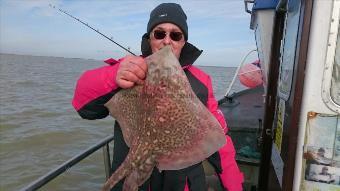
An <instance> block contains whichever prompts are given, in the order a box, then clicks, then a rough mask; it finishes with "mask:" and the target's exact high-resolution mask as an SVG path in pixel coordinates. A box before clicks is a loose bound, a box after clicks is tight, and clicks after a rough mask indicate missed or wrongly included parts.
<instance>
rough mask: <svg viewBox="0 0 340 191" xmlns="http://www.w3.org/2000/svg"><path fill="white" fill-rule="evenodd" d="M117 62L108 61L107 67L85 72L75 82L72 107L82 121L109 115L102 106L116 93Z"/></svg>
mask: <svg viewBox="0 0 340 191" xmlns="http://www.w3.org/2000/svg"><path fill="white" fill-rule="evenodd" d="M120 61H121V60H119V61H115V60H113V59H109V60H107V61H105V62H107V63H108V64H111V65H108V66H103V67H100V68H96V69H93V70H88V71H85V72H84V73H83V74H82V75H81V76H80V78H79V79H78V81H77V84H76V88H75V92H74V97H73V100H72V105H73V107H74V108H75V109H76V111H77V112H78V114H79V115H80V116H81V117H82V118H84V119H90V120H93V119H101V118H104V117H106V116H107V115H108V114H109V111H108V109H107V108H106V107H105V106H104V104H105V103H106V102H107V101H109V100H110V99H111V97H112V96H113V95H114V94H115V93H116V92H118V90H119V89H120V88H118V86H117V84H116V83H115V80H114V79H115V77H116V74H117V70H118V68H119V63H120Z"/></svg>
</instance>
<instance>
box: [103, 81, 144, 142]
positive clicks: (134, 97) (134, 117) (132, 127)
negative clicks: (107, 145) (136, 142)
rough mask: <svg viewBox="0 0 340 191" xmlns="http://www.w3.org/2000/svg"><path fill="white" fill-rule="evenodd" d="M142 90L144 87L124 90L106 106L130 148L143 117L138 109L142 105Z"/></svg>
mask: <svg viewBox="0 0 340 191" xmlns="http://www.w3.org/2000/svg"><path fill="white" fill-rule="evenodd" d="M141 89H142V86H134V87H133V88H130V89H122V90H120V91H119V92H117V93H116V94H115V95H114V96H113V97H112V98H111V99H110V100H109V101H108V102H107V103H106V104H105V106H106V107H107V108H108V109H109V111H110V115H111V116H112V117H113V118H114V119H115V120H117V121H118V123H119V125H120V127H121V130H122V133H123V137H124V140H125V142H126V144H127V145H128V146H129V147H130V145H131V143H132V140H133V138H135V137H136V135H137V134H138V132H137V128H138V123H140V121H141V118H142V117H143V116H141V115H140V114H139V108H138V106H140V105H141V104H140V102H141V99H140V96H141V93H140V92H141Z"/></svg>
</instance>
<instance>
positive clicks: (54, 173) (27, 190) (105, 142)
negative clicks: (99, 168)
mask: <svg viewBox="0 0 340 191" xmlns="http://www.w3.org/2000/svg"><path fill="white" fill-rule="evenodd" d="M112 140H113V135H110V136H108V137H106V138H104V139H102V140H101V141H99V142H98V143H97V144H95V145H93V146H91V147H89V148H88V149H86V150H84V151H83V152H81V153H79V154H78V155H76V156H74V157H73V158H71V159H69V160H68V161H66V162H64V163H63V164H61V165H59V166H58V167H56V168H55V169H53V170H51V171H50V172H48V173H47V174H45V175H43V176H41V177H40V178H38V179H37V180H35V181H33V182H31V183H30V184H29V185H27V186H26V187H24V188H22V189H21V191H31V190H37V189H39V188H41V187H42V186H44V185H45V184H47V183H48V182H50V181H51V180H53V179H55V178H56V177H58V176H59V175H61V174H62V173H64V172H65V171H67V170H68V169H70V168H71V167H72V166H74V165H75V164H77V163H79V162H80V161H81V160H83V159H85V158H86V157H88V156H89V155H91V154H92V153H94V152H96V151H97V150H99V149H100V148H102V149H103V155H104V166H105V174H106V179H107V178H108V177H109V176H110V174H111V160H110V147H109V143H110V142H111V141H112Z"/></svg>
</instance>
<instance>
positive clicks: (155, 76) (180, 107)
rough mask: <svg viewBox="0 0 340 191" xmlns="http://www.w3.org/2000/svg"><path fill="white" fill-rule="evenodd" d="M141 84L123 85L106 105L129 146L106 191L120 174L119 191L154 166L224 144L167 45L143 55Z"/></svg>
mask: <svg viewBox="0 0 340 191" xmlns="http://www.w3.org/2000/svg"><path fill="white" fill-rule="evenodd" d="M146 62H147V65H148V73H147V77H146V80H145V83H144V84H143V85H136V86H134V87H133V88H130V89H122V90H120V91H119V92H118V93H117V94H115V96H113V97H112V98H111V99H110V100H109V101H108V102H107V103H106V104H105V106H106V107H107V108H108V109H109V111H110V114H111V115H112V116H113V117H114V118H115V119H116V120H117V121H118V122H119V123H120V125H121V129H122V132H123V136H124V140H125V142H126V143H127V145H128V146H129V147H130V151H129V153H128V155H127V157H126V159H125V160H124V162H123V163H122V164H121V166H120V167H119V168H118V169H117V170H116V171H115V172H114V173H113V174H112V176H111V177H110V178H109V179H108V181H107V182H106V183H105V184H104V187H103V190H105V191H109V190H110V189H111V188H112V187H113V186H114V185H115V184H117V183H118V182H119V181H120V180H121V179H123V178H125V177H126V179H125V182H124V186H123V190H124V191H137V190H138V186H140V185H142V184H143V183H144V182H145V181H146V180H147V179H148V178H149V176H150V175H151V173H152V170H153V168H154V167H157V168H158V169H159V170H178V169H182V168H186V167H188V166H191V165H194V164H197V163H199V162H201V161H203V160H204V159H206V158H207V157H209V156H210V155H211V154H213V153H214V152H216V151H217V150H218V149H219V148H221V147H222V146H223V145H224V144H225V135H224V133H223V130H222V128H221V126H220V124H219V122H218V121H217V120H216V118H215V117H214V116H213V115H212V114H211V113H210V112H209V111H208V109H207V108H206V107H205V106H204V105H203V104H202V103H201V102H200V101H199V99H198V98H197V97H196V95H195V94H194V92H193V91H192V89H191V86H190V84H189V81H188V79H187V77H186V75H185V74H184V72H183V70H182V68H181V66H180V64H179V62H178V60H177V58H176V57H175V55H174V54H173V53H172V51H171V48H170V47H169V46H167V47H164V48H163V49H161V50H160V51H158V52H156V53H154V54H152V55H151V56H149V57H147V58H146Z"/></svg>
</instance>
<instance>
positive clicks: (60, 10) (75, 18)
mask: <svg viewBox="0 0 340 191" xmlns="http://www.w3.org/2000/svg"><path fill="white" fill-rule="evenodd" d="M49 5H50V7H52V8H54V9H56V10H58V11H59V12H62V13H64V14H65V15H67V16H69V17H71V18H73V19H74V20H76V21H78V22H80V23H81V24H83V25H85V26H87V27H88V28H90V29H92V30H93V31H95V32H96V33H98V34H100V35H102V36H103V37H105V38H106V39H108V40H109V41H111V42H113V43H115V44H116V45H117V46H119V47H120V48H122V49H124V50H125V51H127V52H129V53H130V54H132V55H134V56H136V54H134V53H133V52H131V51H130V50H129V49H127V48H125V47H124V46H122V45H120V44H119V43H117V42H115V41H114V40H112V37H111V38H109V37H108V36H106V35H105V34H103V33H101V32H99V30H98V29H94V28H93V27H91V26H90V25H89V24H87V23H85V22H83V21H82V20H80V19H78V18H77V17H75V16H73V15H71V14H69V13H67V12H66V11H64V10H62V9H60V8H56V7H55V6H54V5H52V4H49Z"/></svg>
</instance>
